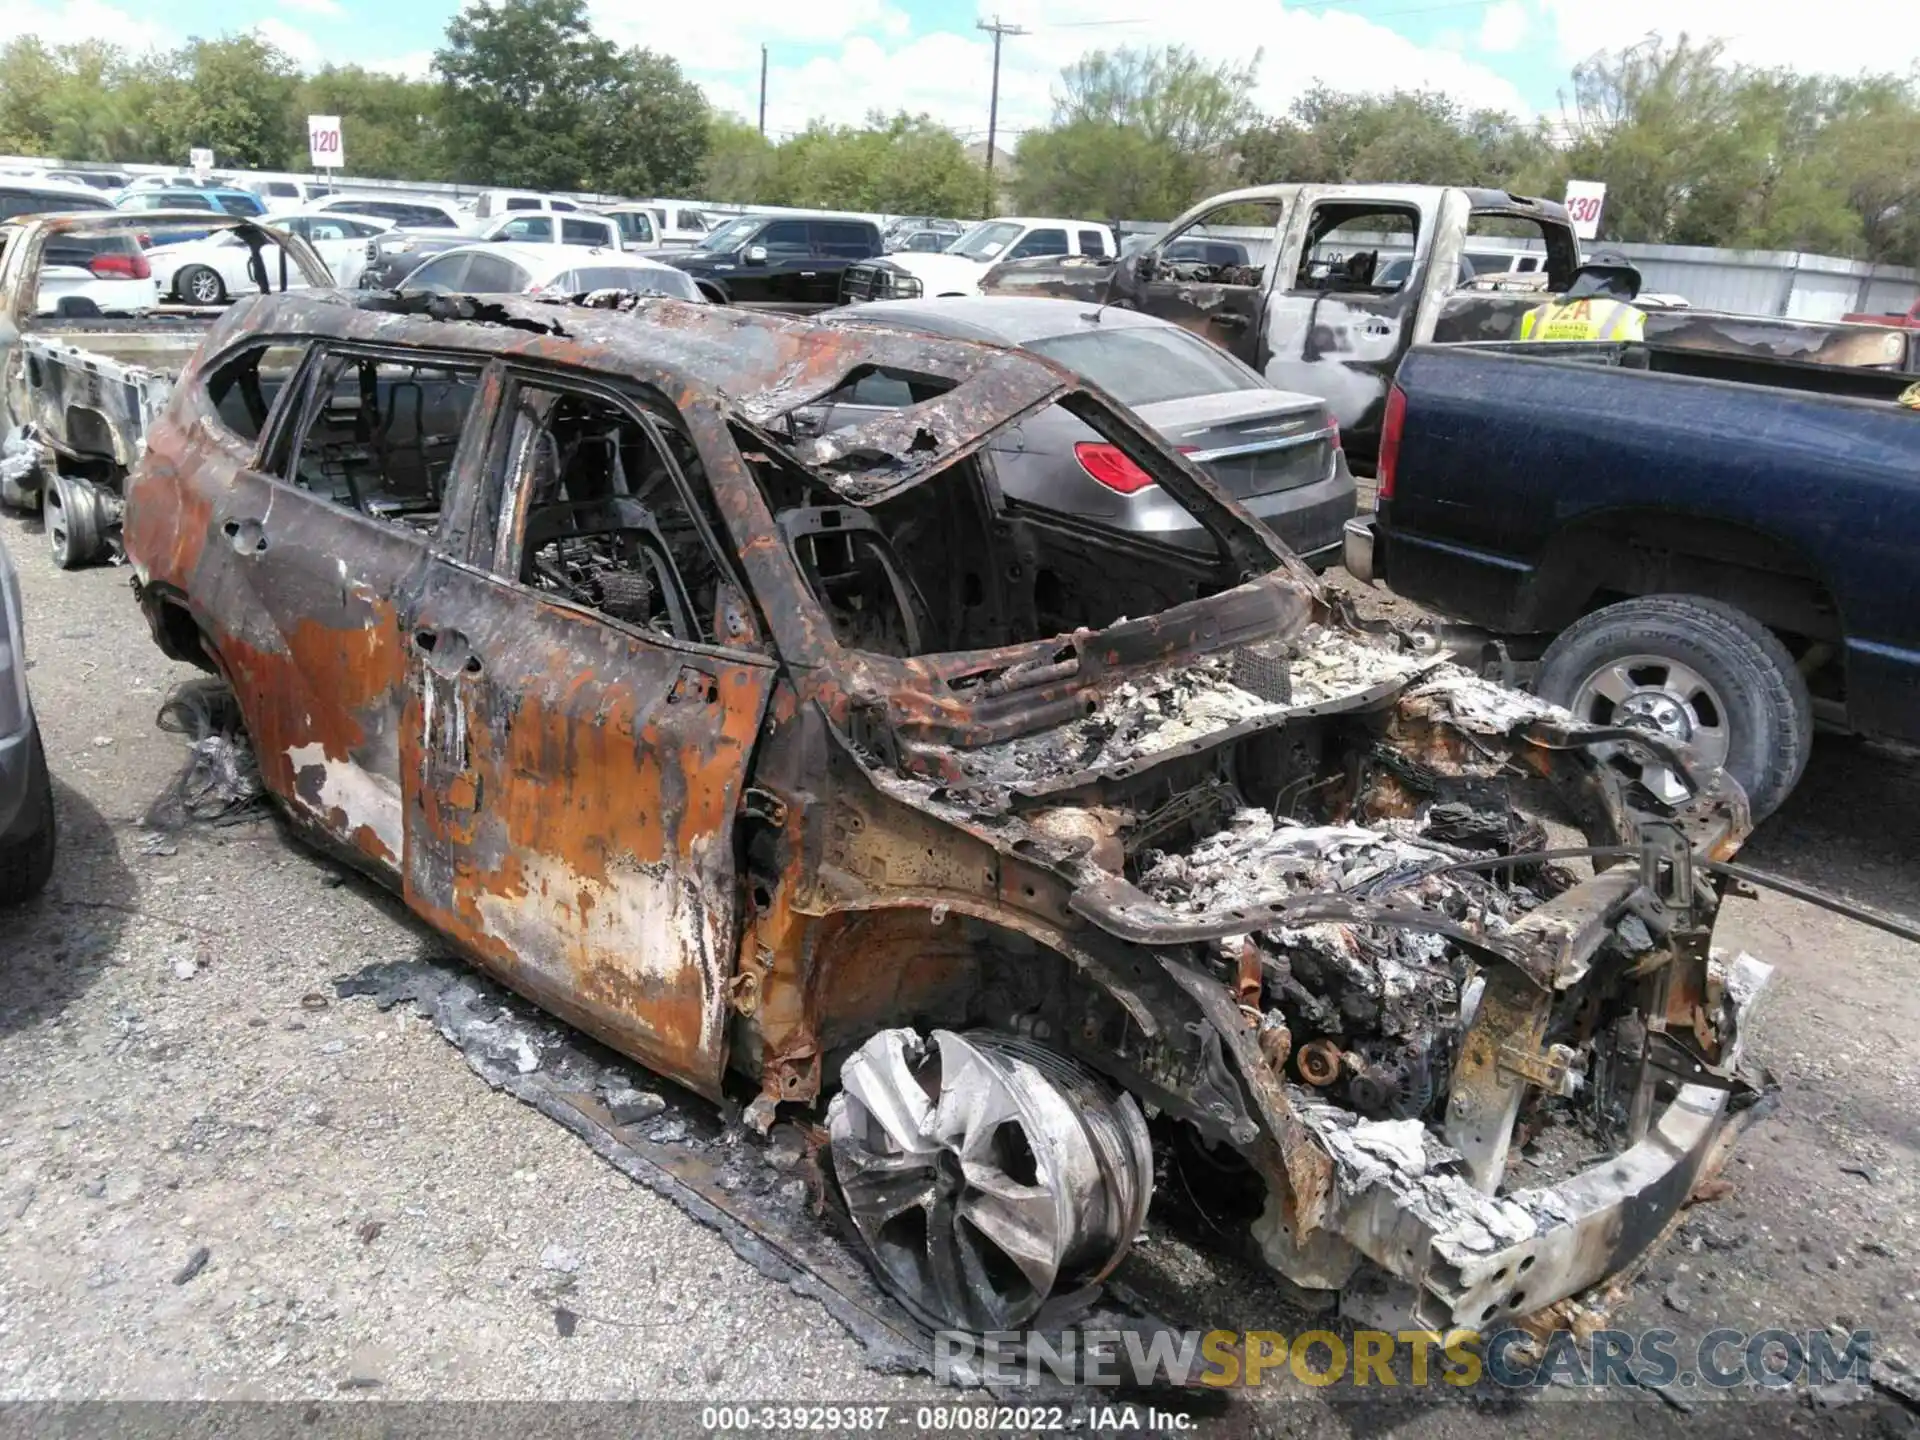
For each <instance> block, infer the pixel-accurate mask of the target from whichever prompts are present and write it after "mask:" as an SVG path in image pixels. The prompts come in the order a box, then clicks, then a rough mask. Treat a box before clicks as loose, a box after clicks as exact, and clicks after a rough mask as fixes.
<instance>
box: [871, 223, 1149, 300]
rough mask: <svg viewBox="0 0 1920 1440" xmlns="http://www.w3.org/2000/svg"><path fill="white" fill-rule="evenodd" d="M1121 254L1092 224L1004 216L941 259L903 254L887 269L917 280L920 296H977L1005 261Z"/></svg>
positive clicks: (1101, 228)
mask: <svg viewBox="0 0 1920 1440" xmlns="http://www.w3.org/2000/svg"><path fill="white" fill-rule="evenodd" d="M1119 253H1120V247H1119V245H1118V244H1117V243H1116V242H1115V240H1114V238H1113V231H1111V230H1109V229H1108V228H1107V227H1106V226H1105V225H1099V224H1096V223H1094V222H1093V221H1090V220H1056V219H1048V218H1036V217H1034V216H1029V215H1003V216H999V217H997V218H995V219H992V220H982V221H981V222H980V223H979V224H977V225H975V226H974V227H973V228H972V229H971V230H969V231H967V233H966V234H964V235H962V236H961V237H960V238H959V239H958V240H955V241H954V242H953V244H951V245H949V246H948V247H947V248H946V249H945V250H942V251H940V252H939V253H938V254H933V255H927V254H921V253H917V252H914V251H899V252H896V253H894V254H892V255H889V256H887V263H888V264H890V265H892V266H893V267H894V268H895V269H897V270H904V271H906V273H907V274H909V275H911V276H913V277H914V279H916V280H918V281H919V282H920V293H921V294H922V295H926V296H938V295H978V294H979V293H980V277H981V276H982V275H985V274H986V273H987V271H988V270H989V269H990V268H991V267H993V266H994V265H997V264H999V263H1000V262H1001V261H1002V260H1024V259H1026V258H1028V257H1029V256H1033V255H1091V256H1113V255H1117V254H1119Z"/></svg>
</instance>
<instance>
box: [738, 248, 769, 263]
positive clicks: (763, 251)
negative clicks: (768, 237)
mask: <svg viewBox="0 0 1920 1440" xmlns="http://www.w3.org/2000/svg"><path fill="white" fill-rule="evenodd" d="M741 258H742V259H744V260H745V261H746V262H747V264H749V265H764V264H766V263H767V247H766V246H764V245H749V246H748V247H747V252H746V254H745V255H743V256H742V257H741Z"/></svg>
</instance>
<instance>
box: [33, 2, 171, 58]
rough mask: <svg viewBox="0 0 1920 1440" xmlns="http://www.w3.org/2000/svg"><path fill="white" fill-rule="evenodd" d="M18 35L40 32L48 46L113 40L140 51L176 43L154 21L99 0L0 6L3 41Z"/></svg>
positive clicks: (123, 46) (126, 47)
mask: <svg viewBox="0 0 1920 1440" xmlns="http://www.w3.org/2000/svg"><path fill="white" fill-rule="evenodd" d="M16 35H38V36H39V37H40V39H41V40H43V41H44V42H45V43H46V44H48V45H77V44H78V43H79V42H81V41H82V40H111V41H112V42H113V43H114V44H116V45H119V46H121V47H122V48H124V49H127V50H131V51H134V52H135V53H138V52H140V51H144V50H149V49H152V48H153V47H155V46H158V45H167V44H171V43H173V40H174V38H175V37H174V36H173V35H172V34H171V33H170V32H169V31H168V30H167V28H166V27H165V26H163V25H161V24H159V23H157V22H155V21H153V20H148V19H144V18H136V17H135V16H134V15H132V14H130V13H128V12H127V11H125V10H122V9H119V8H118V7H117V6H113V5H106V4H102V3H100V0H64V3H54V4H34V3H32V0H29V3H27V4H21V3H19V0H12V3H10V4H5V5H0V42H4V41H7V40H11V39H13V38H14V36H16Z"/></svg>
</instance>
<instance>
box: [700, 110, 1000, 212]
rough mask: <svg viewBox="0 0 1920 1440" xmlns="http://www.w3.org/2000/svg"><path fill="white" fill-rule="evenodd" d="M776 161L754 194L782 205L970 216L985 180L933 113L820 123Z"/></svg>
mask: <svg viewBox="0 0 1920 1440" xmlns="http://www.w3.org/2000/svg"><path fill="white" fill-rule="evenodd" d="M772 161H773V164H772V173H771V175H770V176H769V177H768V178H767V181H766V184H765V186H764V188H763V190H762V192H761V193H760V194H759V195H757V196H756V197H754V198H756V199H757V200H759V201H761V202H763V203H770V204H776V205H799V206H813V207H819V208H823V209H833V210H876V211H886V212H890V213H893V214H914V215H965V214H970V213H971V212H972V210H973V208H974V207H975V206H976V205H978V204H979V203H980V194H981V189H982V186H983V184H984V180H983V174H982V170H981V167H980V166H978V165H976V164H975V163H974V162H973V161H972V160H971V159H969V158H968V157H967V152H966V147H965V146H964V145H962V144H961V143H960V140H959V138H958V137H957V136H956V135H954V133H953V132H952V131H951V130H948V129H946V128H945V127H944V126H941V125H937V124H935V123H934V122H933V120H932V119H930V118H929V117H928V116H926V115H907V114H905V113H901V114H898V115H895V116H893V117H892V118H891V119H889V118H887V117H885V116H883V115H880V114H877V113H876V114H873V115H869V116H868V117H867V123H866V125H865V126H863V127H854V126H851V125H826V124H823V123H820V122H817V121H816V122H815V123H814V124H812V125H810V126H808V127H807V128H806V129H805V130H803V131H802V132H801V133H800V134H798V135H795V136H793V137H792V138H790V139H788V140H787V141H786V142H784V143H783V144H781V145H780V146H778V147H777V148H776V149H775V150H774V151H773V155H772ZM716 198H718V197H716Z"/></svg>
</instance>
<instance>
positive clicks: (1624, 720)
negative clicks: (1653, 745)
mask: <svg viewBox="0 0 1920 1440" xmlns="http://www.w3.org/2000/svg"><path fill="white" fill-rule="evenodd" d="M1571 708H1572V710H1573V713H1574V714H1575V715H1578V716H1579V717H1580V718H1581V719H1582V720H1587V721H1591V722H1592V723H1594V724H1596V725H1631V726H1634V727H1636V728H1638V729H1642V730H1647V731H1650V732H1652V733H1653V734H1656V735H1664V736H1665V737H1666V738H1667V739H1669V740H1676V741H1679V742H1680V743H1681V744H1684V745H1688V746H1691V747H1692V750H1693V754H1694V756H1695V758H1696V759H1697V761H1698V763H1699V765H1700V768H1701V769H1703V770H1719V769H1722V768H1723V767H1724V766H1725V765H1726V763H1727V752H1728V750H1729V749H1730V748H1731V745H1732V739H1731V736H1730V734H1729V732H1728V729H1727V709H1726V706H1725V705H1724V704H1722V703H1721V700H1720V693H1719V692H1718V691H1717V690H1715V689H1714V688H1713V686H1711V685H1710V684H1708V683H1707V680H1706V678H1705V677H1704V676H1703V675H1701V674H1700V672H1699V671H1697V670H1695V669H1693V668H1692V667H1691V666H1689V665H1683V664H1681V663H1680V662H1679V661H1677V660H1673V659H1670V658H1669V657H1667V656H1664V655H1627V656H1623V657H1622V658H1620V659H1618V660H1609V661H1608V662H1607V663H1606V664H1605V665H1602V666H1601V667H1600V668H1599V669H1597V670H1595V671H1594V672H1593V673H1592V674H1591V675H1589V676H1587V678H1586V679H1585V680H1582V681H1581V682H1580V688H1579V689H1578V690H1577V691H1575V692H1574V697H1573V705H1572V707H1571ZM1603 753H1606V754H1607V756H1608V758H1609V759H1610V760H1612V762H1613V763H1614V764H1615V765H1618V766H1621V767H1622V768H1624V769H1626V770H1627V771H1628V772H1629V773H1631V774H1634V775H1637V776H1638V778H1639V780H1640V783H1641V784H1642V785H1644V786H1646V787H1647V789H1648V790H1649V791H1651V792H1652V793H1653V794H1654V795H1656V796H1658V797H1659V798H1660V799H1662V800H1665V801H1668V802H1671V803H1677V802H1679V801H1681V800H1684V799H1686V798H1687V796H1688V794H1689V793H1690V792H1689V791H1688V789H1687V787H1686V786H1685V785H1684V784H1682V783H1681V780H1680V777H1679V776H1678V775H1676V774H1674V773H1673V771H1672V770H1671V769H1669V768H1668V767H1667V766H1665V765H1658V764H1648V763H1643V762H1641V761H1637V760H1634V759H1632V758H1630V757H1629V756H1627V755H1626V754H1624V753H1623V752H1622V750H1621V747H1619V746H1617V745H1615V746H1609V747H1608V748H1607V750H1606V751H1605V752H1603Z"/></svg>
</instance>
